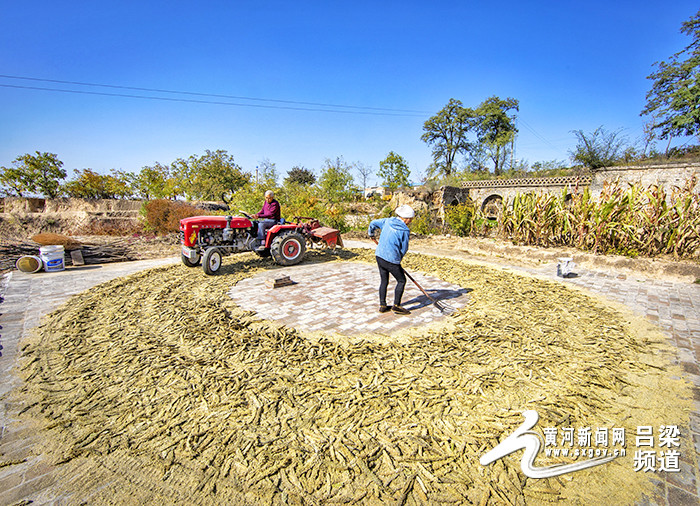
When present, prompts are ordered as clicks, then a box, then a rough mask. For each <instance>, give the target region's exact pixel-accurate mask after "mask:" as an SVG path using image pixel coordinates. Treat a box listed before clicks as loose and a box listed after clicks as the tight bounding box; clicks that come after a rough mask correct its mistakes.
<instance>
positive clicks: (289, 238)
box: [180, 213, 343, 275]
mask: <svg viewBox="0 0 700 506" xmlns="http://www.w3.org/2000/svg"><path fill="white" fill-rule="evenodd" d="M241 214H243V217H241V216H193V217H191V218H185V219H183V220H180V242H181V243H182V256H181V258H182V263H183V264H185V265H186V266H187V267H196V266H198V265H199V264H200V263H201V264H202V269H204V272H205V273H206V274H209V275H212V274H216V273H217V271H218V270H219V268H220V267H221V259H222V257H224V256H227V255H230V254H232V253H242V252H245V251H254V252H255V253H256V254H257V255H258V256H261V257H268V256H272V259H273V260H274V261H275V262H276V263H278V264H280V265H295V264H298V263H299V262H301V261H302V260H303V259H304V254H305V253H306V245H307V242H308V243H310V245H312V246H314V245H319V246H328V247H330V248H335V247H336V245H337V246H342V245H343V243H342V240H341V238H340V231H339V230H336V229H334V228H329V227H322V226H321V224H320V223H319V221H318V220H317V219H314V218H304V217H295V218H294V222H293V223H285V222H284V220H282V223H280V224H277V225H274V226H273V227H272V228H271V229H269V230H268V231H267V236H266V237H265V242H264V244H259V242H258V239H257V236H258V222H257V221H255V220H254V219H253V218H252V217H250V216H248V215H247V214H246V213H241Z"/></svg>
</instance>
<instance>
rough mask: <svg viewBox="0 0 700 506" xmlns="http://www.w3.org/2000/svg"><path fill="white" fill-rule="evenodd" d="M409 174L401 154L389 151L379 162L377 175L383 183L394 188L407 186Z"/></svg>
mask: <svg viewBox="0 0 700 506" xmlns="http://www.w3.org/2000/svg"><path fill="white" fill-rule="evenodd" d="M410 174H411V172H410V170H409V169H408V164H407V163H406V160H404V158H403V157H402V156H401V155H397V154H396V153H394V152H393V151H390V152H389V154H388V155H387V157H386V158H385V159H384V160H382V161H381V162H379V172H378V173H377V175H378V176H379V177H381V178H383V180H384V185H385V186H388V187H389V188H390V189H392V190H395V189H396V188H400V187H403V186H408V177H409V175H410Z"/></svg>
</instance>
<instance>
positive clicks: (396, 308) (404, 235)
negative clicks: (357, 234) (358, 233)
mask: <svg viewBox="0 0 700 506" xmlns="http://www.w3.org/2000/svg"><path fill="white" fill-rule="evenodd" d="M396 215H397V217H394V218H382V219H379V220H374V221H372V222H371V223H370V224H369V229H368V230H367V233H368V234H369V236H370V238H371V239H372V240H373V241H374V242H375V244H377V250H376V252H375V255H376V257H377V266H378V267H379V277H380V279H381V281H380V284H379V312H380V313H386V312H387V311H389V310H391V311H393V312H394V313H396V314H401V315H407V314H411V312H410V311H409V310H408V309H406V308H404V307H402V306H401V297H402V296H403V290H404V288H405V286H406V275H405V273H404V270H403V268H402V267H401V260H402V259H403V257H404V255H405V254H406V252H407V251H408V238H409V234H410V231H409V229H408V226H409V225H410V224H411V221H412V220H413V217H414V216H415V212H414V211H413V209H411V207H410V206H407V205H403V206H399V207H398V208H397V209H396ZM377 230H381V235H380V236H379V241H377V238H376V237H375V236H374V233H375V232H376V231H377ZM389 274H391V275H392V276H394V278H395V279H396V289H395V290H394V305H393V306H387V304H386V291H387V286H388V284H389Z"/></svg>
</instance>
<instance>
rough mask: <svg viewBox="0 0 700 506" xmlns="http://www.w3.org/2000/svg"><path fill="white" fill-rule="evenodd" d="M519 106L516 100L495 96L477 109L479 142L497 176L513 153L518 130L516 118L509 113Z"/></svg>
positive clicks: (516, 109)
mask: <svg viewBox="0 0 700 506" xmlns="http://www.w3.org/2000/svg"><path fill="white" fill-rule="evenodd" d="M518 105H519V104H518V101H517V100H516V99H514V98H506V99H505V100H501V99H500V98H498V97H496V96H493V97H490V98H487V99H486V100H484V101H483V102H482V103H481V104H480V105H479V107H477V109H476V116H477V118H478V119H477V123H476V131H477V140H478V142H479V144H480V145H481V146H483V148H484V150H485V152H486V154H487V155H488V157H489V158H490V159H491V161H492V162H493V173H494V174H495V175H497V176H498V175H499V174H501V173H502V172H503V168H504V167H505V165H506V160H507V157H508V154H509V153H512V150H511V148H512V143H513V141H514V140H515V134H516V133H517V132H518V129H517V128H516V127H515V122H514V117H513V116H510V115H509V114H508V113H509V112H510V111H513V110H515V111H518Z"/></svg>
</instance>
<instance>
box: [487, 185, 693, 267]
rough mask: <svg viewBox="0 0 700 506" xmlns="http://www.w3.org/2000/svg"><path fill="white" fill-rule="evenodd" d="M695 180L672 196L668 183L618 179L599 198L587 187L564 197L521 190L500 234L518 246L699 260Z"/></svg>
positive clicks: (503, 219) (505, 212)
mask: <svg viewBox="0 0 700 506" xmlns="http://www.w3.org/2000/svg"><path fill="white" fill-rule="evenodd" d="M695 184H696V180H695V179H694V178H693V179H691V180H689V181H688V182H687V184H686V186H684V187H683V188H679V187H674V188H673V190H672V192H671V194H670V195H668V194H667V192H666V190H664V188H663V187H659V186H650V187H647V188H642V187H640V186H638V185H629V186H628V187H627V188H626V189H625V188H623V187H621V186H620V185H619V184H617V183H612V184H610V183H608V184H606V185H605V186H604V188H603V191H602V193H601V195H600V197H599V199H597V200H594V199H592V198H591V195H590V192H589V191H588V189H585V190H584V191H583V192H580V193H574V194H573V195H569V194H568V192H567V191H564V192H563V193H562V194H561V195H560V196H559V197H557V196H553V195H549V194H542V193H540V194H537V193H528V194H519V195H517V196H516V197H515V198H514V199H513V201H512V202H511V203H508V204H507V205H505V206H504V208H503V214H502V217H501V221H500V223H499V232H500V234H501V235H502V236H503V237H506V238H508V239H510V240H512V241H514V242H515V243H518V244H528V245H536V246H572V247H576V248H581V249H584V250H590V251H593V252H594V253H619V254H626V255H633V256H635V255H645V256H655V255H660V254H670V255H673V256H674V257H676V258H694V257H697V256H698V255H699V254H700V195H698V193H697V192H695V191H694V187H695Z"/></svg>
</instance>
